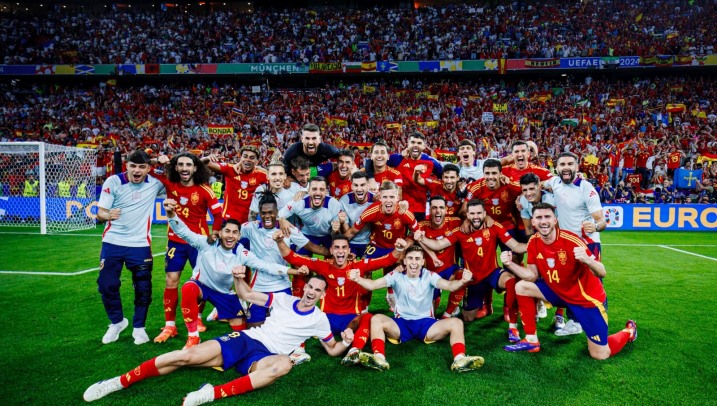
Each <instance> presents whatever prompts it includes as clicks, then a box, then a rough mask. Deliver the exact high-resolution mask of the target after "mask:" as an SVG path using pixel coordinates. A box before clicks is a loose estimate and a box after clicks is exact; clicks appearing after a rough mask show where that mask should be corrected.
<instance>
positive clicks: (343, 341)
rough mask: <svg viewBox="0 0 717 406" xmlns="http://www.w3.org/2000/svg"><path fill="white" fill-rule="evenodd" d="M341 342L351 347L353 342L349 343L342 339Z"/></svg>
mask: <svg viewBox="0 0 717 406" xmlns="http://www.w3.org/2000/svg"><path fill="white" fill-rule="evenodd" d="M341 344H343V345H344V346H345V347H351V343H347V342H346V340H342V341H341Z"/></svg>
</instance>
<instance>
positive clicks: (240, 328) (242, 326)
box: [230, 323, 246, 331]
mask: <svg viewBox="0 0 717 406" xmlns="http://www.w3.org/2000/svg"><path fill="white" fill-rule="evenodd" d="M230 327H231V328H232V330H233V331H244V330H246V323H242V324H239V325H236V326H230Z"/></svg>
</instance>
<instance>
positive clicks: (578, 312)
mask: <svg viewBox="0 0 717 406" xmlns="http://www.w3.org/2000/svg"><path fill="white" fill-rule="evenodd" d="M535 285H536V286H538V289H540V293H542V294H543V296H545V299H547V300H548V302H550V304H552V305H553V306H554V307H566V308H568V310H570V312H571V313H572V315H573V317H574V318H575V319H576V320H577V321H578V322H579V323H580V325H581V326H582V327H583V331H584V332H585V335H586V336H587V337H588V340H590V341H592V342H594V343H595V344H598V345H607V309H606V307H605V304H601V305H599V306H595V307H584V306H579V305H575V304H571V303H568V302H566V301H564V300H563V299H561V298H560V296H558V295H557V294H556V293H555V292H553V290H552V289H550V287H549V286H548V284H547V283H546V282H545V280H543V279H538V280H537V281H535ZM606 301H607V300H606Z"/></svg>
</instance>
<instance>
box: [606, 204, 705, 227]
mask: <svg viewBox="0 0 717 406" xmlns="http://www.w3.org/2000/svg"><path fill="white" fill-rule="evenodd" d="M603 213H604V214H605V220H607V228H608V230H607V231H606V232H608V233H609V232H610V230H621V231H623V230H624V231H715V230H717V205H714V204H620V205H610V206H604V207H603Z"/></svg>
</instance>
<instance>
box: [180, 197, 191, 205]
mask: <svg viewBox="0 0 717 406" xmlns="http://www.w3.org/2000/svg"><path fill="white" fill-rule="evenodd" d="M188 201H189V199H187V198H186V197H184V196H182V197H180V198H179V204H180V205H182V206H184V205H186V204H187V202H188Z"/></svg>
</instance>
